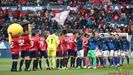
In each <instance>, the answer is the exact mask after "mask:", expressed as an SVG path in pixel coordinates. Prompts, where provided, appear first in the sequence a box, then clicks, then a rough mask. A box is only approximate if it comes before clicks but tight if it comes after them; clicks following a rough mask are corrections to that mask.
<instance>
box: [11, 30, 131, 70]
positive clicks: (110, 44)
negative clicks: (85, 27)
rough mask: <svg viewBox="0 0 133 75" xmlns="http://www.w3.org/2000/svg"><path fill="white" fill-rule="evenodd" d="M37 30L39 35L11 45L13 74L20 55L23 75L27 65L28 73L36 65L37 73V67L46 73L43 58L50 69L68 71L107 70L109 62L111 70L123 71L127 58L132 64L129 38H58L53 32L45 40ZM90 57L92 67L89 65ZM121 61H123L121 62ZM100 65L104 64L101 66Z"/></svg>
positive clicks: (86, 36) (92, 36)
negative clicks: (117, 68) (97, 68)
mask: <svg viewBox="0 0 133 75" xmlns="http://www.w3.org/2000/svg"><path fill="white" fill-rule="evenodd" d="M40 34H41V31H40V30H37V31H36V34H32V37H30V36H29V35H23V36H20V37H19V38H13V39H12V42H11V48H10V50H11V53H12V59H13V60H14V61H15V63H13V64H12V68H11V71H17V63H18V59H19V54H20V55H21V61H20V66H19V71H22V65H23V63H24V61H25V71H28V70H29V68H30V66H31V62H32V61H33V70H37V65H38V64H39V65H40V69H42V57H44V58H46V64H47V69H49V70H50V69H55V68H58V69H65V68H68V61H69V59H70V67H73V68H75V67H76V68H87V67H88V68H94V69H96V67H106V60H108V61H109V64H110V66H111V67H112V66H113V65H115V66H116V67H119V66H120V64H123V63H124V58H125V57H126V58H127V63H128V64H129V48H130V44H129V41H128V40H127V38H126V37H119V35H118V34H116V35H113V34H110V35H109V36H108V37H105V35H104V34H101V35H99V34H98V33H96V32H95V33H92V34H91V35H87V34H85V35H83V34H82V33H73V34H72V33H71V34H64V33H62V34H60V35H59V36H56V35H55V33H54V32H53V33H52V34H51V35H49V36H48V37H47V39H45V38H44V37H43V36H41V35H40ZM86 57H87V58H88V59H89V62H90V64H86ZM120 58H122V60H121V62H120ZM99 62H100V63H99Z"/></svg>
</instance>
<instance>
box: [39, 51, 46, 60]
mask: <svg viewBox="0 0 133 75" xmlns="http://www.w3.org/2000/svg"><path fill="white" fill-rule="evenodd" d="M42 57H44V58H48V54H47V51H40V58H42Z"/></svg>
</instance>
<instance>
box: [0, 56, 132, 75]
mask: <svg viewBox="0 0 133 75" xmlns="http://www.w3.org/2000/svg"><path fill="white" fill-rule="evenodd" d="M44 66H45V64H43V67H44ZM10 67H11V59H3V58H0V75H109V74H108V73H109V72H118V69H116V68H115V67H113V68H110V67H109V66H107V68H103V69H101V68H100V69H95V70H94V69H68V70H45V69H43V70H38V71H29V72H24V71H22V72H10ZM125 71H128V72H129V75H133V59H130V65H126V64H125V65H124V67H122V69H121V72H125ZM112 75H113V74H112ZM117 75H118V74H117ZM121 75H124V74H121Z"/></svg>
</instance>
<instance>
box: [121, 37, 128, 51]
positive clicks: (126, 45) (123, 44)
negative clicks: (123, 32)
mask: <svg viewBox="0 0 133 75" xmlns="http://www.w3.org/2000/svg"><path fill="white" fill-rule="evenodd" d="M121 44H122V50H124V51H127V50H128V49H129V41H128V40H127V39H122V43H121Z"/></svg>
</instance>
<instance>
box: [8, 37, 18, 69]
mask: <svg viewBox="0 0 133 75" xmlns="http://www.w3.org/2000/svg"><path fill="white" fill-rule="evenodd" d="M10 51H11V54H12V59H13V63H12V68H11V71H17V62H18V58H19V52H20V46H19V38H12V41H11V45H10Z"/></svg>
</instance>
